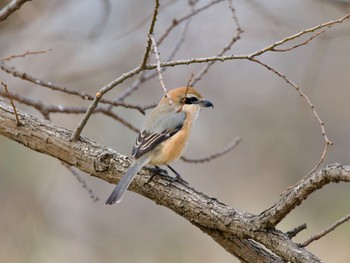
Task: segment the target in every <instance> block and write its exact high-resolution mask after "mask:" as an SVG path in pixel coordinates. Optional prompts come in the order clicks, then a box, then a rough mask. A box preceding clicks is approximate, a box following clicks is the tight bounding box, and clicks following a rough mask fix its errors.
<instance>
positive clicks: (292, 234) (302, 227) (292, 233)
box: [286, 223, 307, 239]
mask: <svg viewBox="0 0 350 263" xmlns="http://www.w3.org/2000/svg"><path fill="white" fill-rule="evenodd" d="M306 228H307V226H306V224H305V223H304V224H301V225H300V226H297V227H296V228H294V229H292V230H290V231H288V232H286V235H287V236H288V237H289V238H290V239H292V238H293V237H295V236H296V235H297V234H299V233H300V232H301V231H303V230H305V229H306Z"/></svg>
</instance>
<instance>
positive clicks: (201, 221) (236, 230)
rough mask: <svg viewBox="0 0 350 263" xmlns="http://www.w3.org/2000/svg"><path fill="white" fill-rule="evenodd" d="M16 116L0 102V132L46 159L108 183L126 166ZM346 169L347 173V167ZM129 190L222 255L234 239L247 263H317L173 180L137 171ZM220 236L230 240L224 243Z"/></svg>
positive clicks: (95, 147)
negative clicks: (193, 229)
mask: <svg viewBox="0 0 350 263" xmlns="http://www.w3.org/2000/svg"><path fill="white" fill-rule="evenodd" d="M18 115H19V118H20V121H21V123H22V124H23V125H22V126H20V127H18V126H17V125H16V117H15V114H14V112H13V109H12V107H11V106H9V105H7V104H5V103H3V102H1V101H0V134H1V135H4V136H6V137H7V138H9V139H12V140H14V141H17V142H19V143H21V144H23V145H25V146H26V147H28V148H31V149H32V150H34V151H37V152H41V153H44V154H47V155H50V156H52V157H54V158H57V159H59V160H61V161H63V162H65V163H67V164H69V165H72V166H75V167H77V168H79V169H80V170H82V171H84V172H86V173H88V174H91V175H92V176H95V177H98V178H100V179H102V180H105V181H107V182H110V183H116V182H117V181H119V180H120V178H121V176H122V175H123V174H124V173H125V171H126V169H127V167H128V166H129V164H130V160H129V158H128V157H126V156H123V155H121V154H119V153H117V152H115V151H113V150H112V149H110V148H108V147H106V146H103V145H100V144H98V143H96V142H94V141H91V140H89V139H87V138H82V137H81V138H80V139H79V140H77V141H73V142H72V141H71V140H70V138H71V136H72V131H70V130H67V129H65V128H62V127H58V126H56V125H54V124H53V123H51V122H49V121H47V120H42V119H39V118H37V117H34V116H31V115H29V114H26V113H23V112H21V111H19V112H18ZM346 171H347V172H348V173H349V174H350V166H349V167H347V170H346ZM348 176H349V175H348ZM343 177H344V175H343ZM151 178H153V179H151ZM349 178H350V176H349ZM310 187H311V188H312V187H313V186H307V185H306V186H305V188H306V191H309V189H310ZM129 190H131V191H134V192H136V193H138V194H141V195H143V196H144V197H146V198H149V199H151V200H153V201H154V202H155V203H157V204H160V205H162V206H165V207H167V208H169V209H171V210H172V211H174V212H175V213H177V214H179V215H180V216H182V217H184V218H185V219H187V220H188V221H190V222H191V223H192V224H194V225H197V226H198V227H199V228H200V229H202V230H203V231H204V232H206V233H207V234H209V235H210V236H212V238H213V239H214V240H216V241H217V242H218V243H219V244H221V245H222V246H223V247H224V248H225V249H226V250H227V251H231V250H232V249H233V247H234V246H237V244H236V245H235V244H233V243H235V242H237V240H238V241H241V243H240V245H243V246H245V250H246V251H245V253H243V254H241V255H239V257H241V258H242V259H244V261H246V262H252V261H250V260H249V258H251V257H255V259H256V260H254V261H253V262H269V261H266V260H265V261H264V260H263V257H262V256H261V257H259V258H258V259H257V258H256V257H258V255H260V254H261V255H264V257H266V255H269V254H271V252H272V253H273V254H275V255H277V257H275V258H278V257H281V258H283V259H284V260H285V261H290V262H305V263H306V262H308V263H309V262H320V260H319V259H318V258H317V257H315V256H314V255H313V254H311V253H310V252H308V251H307V250H306V249H305V248H302V247H300V246H298V245H297V244H295V243H293V242H292V241H291V240H290V238H289V237H288V236H287V235H286V234H284V233H282V232H281V231H279V230H277V229H275V228H265V227H261V225H262V224H261V222H262V221H261V217H260V216H257V215H253V214H250V213H248V212H245V211H241V210H239V209H236V208H232V207H229V206H227V205H225V204H223V203H221V202H219V201H218V200H216V199H215V198H212V197H209V196H207V195H206V194H204V193H201V192H199V191H198V190H196V189H194V188H193V187H190V186H187V185H183V184H181V183H178V182H173V180H172V179H171V177H168V176H166V175H162V176H159V175H157V174H151V173H150V171H147V170H142V171H141V172H140V173H139V175H138V176H137V177H136V179H135V180H134V181H133V182H132V184H131V185H130V188H129ZM295 191H296V190H295ZM297 200H298V199H297ZM278 204H279V203H278ZM280 206H281V205H279V207H280ZM287 206H288V205H287ZM223 237H226V238H227V237H229V238H228V239H226V240H224V239H223ZM249 240H253V241H254V242H255V243H257V244H258V246H260V247H261V248H260V249H261V250H262V251H264V253H262V252H260V253H256V252H253V251H252V249H251V246H252V243H251V242H250V241H249ZM248 241H249V242H248ZM247 242H248V243H247ZM265 248H267V250H266V249H265ZM269 251H271V252H269ZM231 253H233V254H234V255H235V256H238V255H237V254H236V253H239V252H231ZM242 261H243V260H242ZM282 262H283V261H282Z"/></svg>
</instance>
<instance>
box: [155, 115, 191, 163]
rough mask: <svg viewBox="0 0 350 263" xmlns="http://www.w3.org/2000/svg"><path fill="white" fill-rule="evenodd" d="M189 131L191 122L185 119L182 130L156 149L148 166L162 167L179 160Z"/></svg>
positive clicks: (189, 119)
mask: <svg viewBox="0 0 350 263" xmlns="http://www.w3.org/2000/svg"><path fill="white" fill-rule="evenodd" d="M191 129H192V120H191V118H187V117H186V120H185V123H184V125H183V127H182V129H181V130H180V131H178V132H177V133H176V134H175V135H173V136H172V137H171V138H169V139H168V140H166V141H164V142H163V143H161V144H160V145H159V146H157V147H156V149H155V150H156V151H155V152H154V153H155V154H153V156H152V159H151V160H150V162H149V164H150V165H164V164H169V163H171V162H173V161H175V160H177V159H178V158H180V157H181V155H182V154H183V152H184V150H185V148H186V145H187V142H188V138H189V135H190V133H191Z"/></svg>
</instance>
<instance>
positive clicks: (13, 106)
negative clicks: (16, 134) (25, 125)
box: [1, 81, 22, 126]
mask: <svg viewBox="0 0 350 263" xmlns="http://www.w3.org/2000/svg"><path fill="white" fill-rule="evenodd" d="M1 85H2V86H3V87H4V89H5V91H6V95H7V97H8V98H9V99H10V102H11V105H12V108H13V111H14V112H15V116H16V125H17V126H21V125H22V123H21V122H20V121H19V117H18V114H17V110H16V106H15V104H14V103H13V100H12V97H11V95H10V93H9V91H8V89H7V84H6V83H4V82H2V81H1Z"/></svg>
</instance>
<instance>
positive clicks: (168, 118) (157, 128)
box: [132, 112, 186, 158]
mask: <svg viewBox="0 0 350 263" xmlns="http://www.w3.org/2000/svg"><path fill="white" fill-rule="evenodd" d="M185 118H186V114H185V113H184V112H179V113H178V112H173V113H169V114H167V115H165V116H164V117H163V118H161V119H159V120H158V122H156V123H152V125H151V126H150V127H149V130H147V129H145V130H142V131H141V132H140V133H139V135H138V137H137V139H136V142H135V144H134V147H133V149H132V155H133V156H134V157H135V158H139V157H140V156H142V155H144V154H145V153H147V152H149V151H151V150H153V149H154V148H155V147H157V146H158V145H159V144H161V143H162V142H164V141H165V140H167V139H169V138H170V137H171V136H173V135H175V134H176V133H177V132H178V131H179V130H181V128H182V126H183V124H184V121H185ZM146 127H147V125H146Z"/></svg>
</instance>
